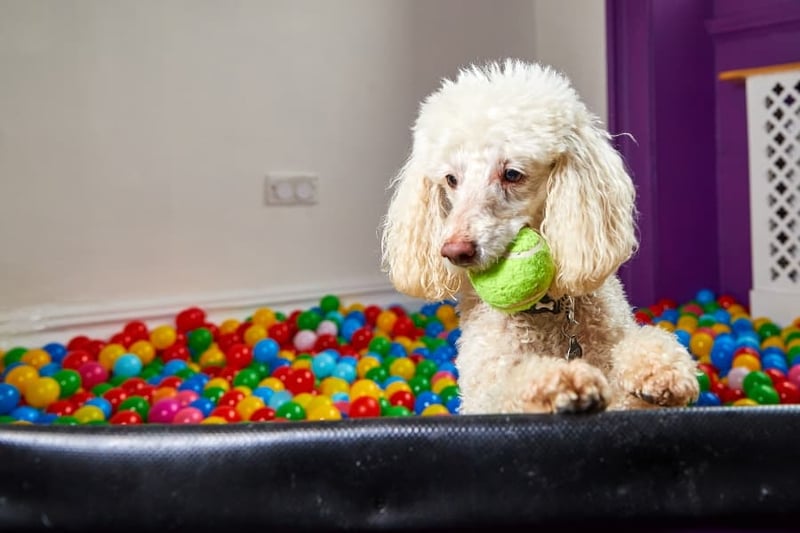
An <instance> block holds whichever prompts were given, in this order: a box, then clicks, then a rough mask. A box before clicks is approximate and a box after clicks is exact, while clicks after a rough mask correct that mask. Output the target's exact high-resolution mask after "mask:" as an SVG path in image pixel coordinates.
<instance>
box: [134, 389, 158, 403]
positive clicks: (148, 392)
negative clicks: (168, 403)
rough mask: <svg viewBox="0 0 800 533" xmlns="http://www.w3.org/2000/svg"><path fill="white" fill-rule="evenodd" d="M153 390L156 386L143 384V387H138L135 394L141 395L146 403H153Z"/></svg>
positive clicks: (154, 390)
mask: <svg viewBox="0 0 800 533" xmlns="http://www.w3.org/2000/svg"><path fill="white" fill-rule="evenodd" d="M155 392H156V388H155V387H154V386H153V385H149V384H148V385H145V386H144V387H142V388H141V389H139V392H138V394H136V396H141V397H142V398H144V399H145V400H147V401H148V403H153V395H154V394H155ZM131 396H133V395H131Z"/></svg>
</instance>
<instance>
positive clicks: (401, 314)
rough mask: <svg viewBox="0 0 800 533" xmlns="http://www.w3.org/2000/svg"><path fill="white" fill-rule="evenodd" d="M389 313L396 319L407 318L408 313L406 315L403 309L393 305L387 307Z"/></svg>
mask: <svg viewBox="0 0 800 533" xmlns="http://www.w3.org/2000/svg"><path fill="white" fill-rule="evenodd" d="M389 311H391V312H392V313H394V314H395V315H397V318H401V317H405V316H408V313H406V310H405V308H404V307H403V306H401V305H393V306H391V307H389Z"/></svg>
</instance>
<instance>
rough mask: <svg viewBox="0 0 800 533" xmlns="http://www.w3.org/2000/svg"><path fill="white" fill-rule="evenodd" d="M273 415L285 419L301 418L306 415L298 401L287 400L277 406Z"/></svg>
mask: <svg viewBox="0 0 800 533" xmlns="http://www.w3.org/2000/svg"><path fill="white" fill-rule="evenodd" d="M275 416H276V417H277V418H285V419H286V420H303V419H305V417H306V410H305V409H303V406H302V405H300V404H299V403H296V402H292V401H289V402H286V403H284V404H283V405H281V406H280V407H278V410H277V411H276V412H275Z"/></svg>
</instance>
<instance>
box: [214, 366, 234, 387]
mask: <svg viewBox="0 0 800 533" xmlns="http://www.w3.org/2000/svg"><path fill="white" fill-rule="evenodd" d="M238 372H239V371H238V370H236V369H235V368H232V367H230V366H223V367H219V370H218V371H217V375H216V377H218V378H222V379H224V380H225V381H227V382H228V383H231V384H233V378H235V377H236V374H237V373H238Z"/></svg>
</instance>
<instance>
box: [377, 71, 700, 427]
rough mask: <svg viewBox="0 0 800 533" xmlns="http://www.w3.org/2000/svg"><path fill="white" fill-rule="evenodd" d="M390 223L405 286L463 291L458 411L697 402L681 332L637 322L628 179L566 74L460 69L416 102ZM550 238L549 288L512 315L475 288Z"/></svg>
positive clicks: (396, 278) (395, 276) (432, 294)
mask: <svg viewBox="0 0 800 533" xmlns="http://www.w3.org/2000/svg"><path fill="white" fill-rule="evenodd" d="M413 132H414V145H413V150H412V153H411V156H410V157H409V159H408V161H407V163H406V164H405V166H404V167H403V169H402V170H401V172H400V173H399V175H398V176H397V178H396V179H395V180H394V182H393V185H394V186H395V191H394V196H393V198H392V201H391V204H390V206H389V209H388V213H387V215H386V218H385V221H384V227H383V235H382V244H383V261H384V268H385V269H386V270H387V272H388V273H389V276H390V278H391V280H392V282H393V283H394V285H395V287H396V288H397V289H398V290H399V291H401V292H404V293H406V294H409V295H412V296H416V297H420V298H424V299H427V300H441V299H446V298H456V299H457V300H458V309H459V313H460V319H461V328H462V336H461V339H460V341H459V355H458V359H457V361H456V362H457V365H458V369H459V372H460V379H459V384H460V388H461V393H462V408H461V412H462V413H467V414H471V413H513V412H583V411H596V410H600V409H604V408H606V407H610V408H632V407H645V406H653V405H661V406H679V405H686V404H687V403H689V402H690V401H692V400H693V399H695V398H696V397H697V395H698V393H699V391H698V383H697V379H696V377H695V363H694V362H693V360H692V358H691V356H690V355H689V353H688V352H687V351H686V350H685V349H684V348H683V346H681V345H680V344H679V343H678V342H677V341H676V340H675V338H674V337H673V335H672V334H670V333H668V332H667V331H664V330H663V329H660V328H656V327H649V326H646V327H640V326H639V325H637V324H636V323H635V321H634V320H633V317H632V313H631V308H630V305H629V304H628V302H627V299H626V296H625V294H624V292H623V288H622V286H621V284H620V282H619V280H618V279H617V277H616V270H617V268H618V267H619V266H620V265H621V264H622V263H623V262H625V261H626V260H627V259H628V258H630V256H631V254H632V253H633V251H634V249H635V248H636V244H637V243H636V236H635V227H634V215H635V207H634V198H635V191H634V187H633V183H632V181H631V179H630V177H629V176H628V174H627V172H626V170H625V167H624V164H623V161H622V159H621V157H620V156H619V154H618V153H617V152H616V151H615V150H614V149H613V147H612V146H611V144H610V143H609V135H608V133H606V132H605V131H604V130H603V129H601V127H600V126H599V124H598V121H597V119H596V117H595V116H594V115H592V114H591V113H590V112H589V111H588V110H587V108H586V106H585V105H584V104H583V103H582V102H581V100H580V98H579V96H578V95H577V93H576V92H575V90H574V89H573V88H572V87H571V85H570V83H569V81H568V80H567V79H566V78H564V77H563V76H562V75H561V74H559V73H557V72H555V71H554V70H552V69H550V68H548V67H544V66H540V65H537V64H528V63H524V62H520V61H515V60H507V61H506V62H505V63H504V64H499V63H493V64H489V65H486V66H484V67H477V66H475V67H472V68H469V69H466V70H463V71H462V72H461V73H460V74H459V76H458V77H457V79H456V80H455V81H450V80H445V81H444V82H443V84H442V86H441V87H440V89H439V90H438V91H436V92H435V93H433V94H432V95H431V96H429V97H428V98H427V99H426V100H425V102H424V103H423V104H422V106H421V108H420V113H419V117H418V118H417V121H416V124H415V126H414V128H413ZM526 225H527V226H530V227H532V228H534V229H537V230H538V231H540V232H541V234H542V235H543V236H544V237H545V239H546V240H547V242H548V243H549V245H550V248H551V251H552V254H553V259H554V262H555V265H556V275H555V279H554V281H553V284H552V286H551V287H550V290H549V292H548V296H546V297H545V299H544V300H543V301H542V302H540V303H539V304H537V305H536V306H535V307H534V308H532V309H530V310H528V311H523V312H520V313H515V314H506V313H504V312H501V311H497V310H495V309H493V308H491V307H489V306H488V305H487V304H485V303H484V302H482V301H481V300H480V299H479V298H478V297H477V296H476V294H475V292H474V290H473V289H472V287H471V285H470V282H469V280H468V278H467V276H466V272H467V270H470V269H476V270H480V269H483V268H486V267H487V266H488V265H491V264H492V262H493V261H496V260H497V259H498V258H499V257H500V256H501V255H503V253H504V252H505V250H506V248H507V247H508V245H509V244H510V243H511V241H512V240H513V239H514V237H515V236H516V234H517V232H518V231H519V230H520V228H522V227H523V226H526Z"/></svg>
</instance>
